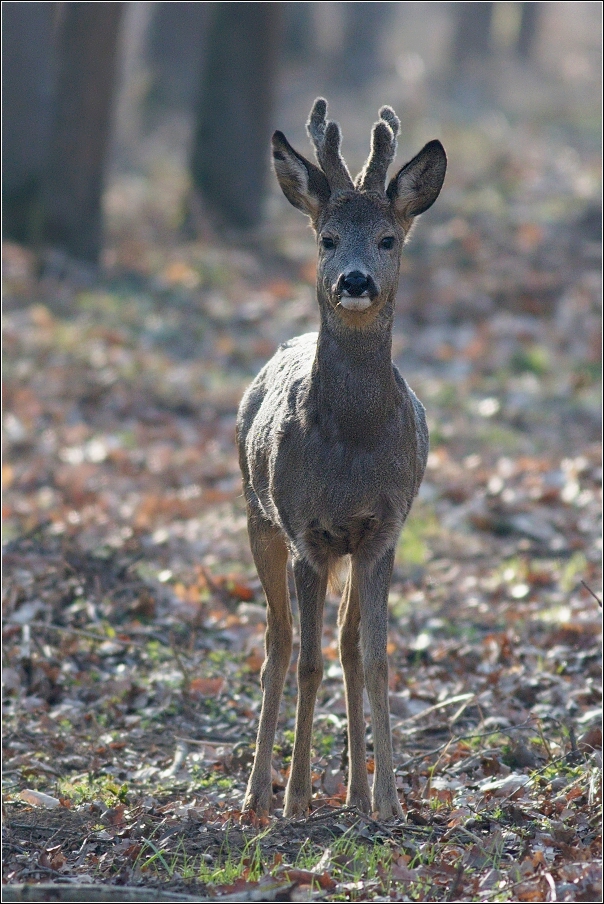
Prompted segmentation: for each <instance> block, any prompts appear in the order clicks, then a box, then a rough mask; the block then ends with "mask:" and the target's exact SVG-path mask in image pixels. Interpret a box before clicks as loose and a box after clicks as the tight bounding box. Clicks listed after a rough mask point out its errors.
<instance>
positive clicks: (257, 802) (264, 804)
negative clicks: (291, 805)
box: [243, 788, 273, 816]
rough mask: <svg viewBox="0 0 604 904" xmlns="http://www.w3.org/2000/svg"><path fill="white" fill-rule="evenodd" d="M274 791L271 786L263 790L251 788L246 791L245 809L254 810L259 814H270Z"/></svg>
mask: <svg viewBox="0 0 604 904" xmlns="http://www.w3.org/2000/svg"><path fill="white" fill-rule="evenodd" d="M272 800H273V793H272V790H271V788H265V789H264V790H263V791H253V790H251V789H249V790H248V791H247V792H246V795H245V800H244V801H243V809H244V810H253V811H254V813H257V814H258V816H269V815H270V812H271V803H272Z"/></svg>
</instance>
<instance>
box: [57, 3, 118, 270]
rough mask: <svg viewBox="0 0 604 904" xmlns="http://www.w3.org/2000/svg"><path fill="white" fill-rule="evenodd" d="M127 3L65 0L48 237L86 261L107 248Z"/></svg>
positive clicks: (60, 29)
mask: <svg viewBox="0 0 604 904" xmlns="http://www.w3.org/2000/svg"><path fill="white" fill-rule="evenodd" d="M123 6H124V4H123V3H114V2H104V3H81V2H69V3H62V4H61V10H60V21H59V23H58V26H57V55H58V72H57V92H56V104H55V114H54V121H53V124H52V131H51V139H50V148H49V154H48V166H47V171H46V180H45V186H44V213H45V225H44V238H45V240H46V241H48V242H49V243H51V244H53V245H56V246H59V247H60V248H62V249H63V250H64V251H66V252H67V253H68V254H70V255H72V256H73V257H76V258H79V259H80V260H84V261H89V262H92V263H96V262H97V260H98V256H99V253H100V250H101V194H102V188H103V171H104V165H105V158H106V152H107V148H108V143H109V127H110V116H111V104H112V100H113V93H114V91H113V89H114V81H115V79H114V74H115V60H116V50H117V40H118V31H119V24H120V18H121V15H122V11H123Z"/></svg>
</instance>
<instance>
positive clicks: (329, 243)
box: [321, 235, 336, 251]
mask: <svg viewBox="0 0 604 904" xmlns="http://www.w3.org/2000/svg"><path fill="white" fill-rule="evenodd" d="M321 244H322V245H323V247H324V248H325V250H326V251H329V250H330V249H331V248H335V247H336V242H335V239H332V237H331V236H330V235H322V236H321Z"/></svg>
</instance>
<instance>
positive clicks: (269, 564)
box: [244, 514, 292, 814]
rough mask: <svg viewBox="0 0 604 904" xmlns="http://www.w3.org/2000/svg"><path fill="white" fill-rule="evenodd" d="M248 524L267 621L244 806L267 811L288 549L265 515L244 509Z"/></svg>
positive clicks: (287, 646)
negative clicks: (253, 750) (257, 719)
mask: <svg viewBox="0 0 604 904" xmlns="http://www.w3.org/2000/svg"><path fill="white" fill-rule="evenodd" d="M248 530H249V535H250V545H251V548H252V554H253V556H254V562H255V563H256V569H257V571H258V576H259V578H260V581H261V583H262V587H263V588H264V592H265V594H266V602H267V619H266V620H267V627H266V635H265V648H266V658H265V660H264V664H263V666H262V671H261V673H260V683H261V686H262V692H263V696H262V710H261V713H260V724H259V726H258V737H257V741H256V756H255V758H254V766H253V769H252V774H251V775H250V780H249V782H248V786H247V791H246V795H245V802H244V809H247V810H255V811H256V812H257V813H261V814H268V813H269V812H270V807H271V801H272V776H271V765H272V755H273V744H274V741H275V730H276V728H277V719H278V717H279V706H280V703H281V695H282V693H283V685H284V683H285V676H286V675H287V670H288V668H289V662H290V659H291V652H292V614H291V607H290V602H289V591H288V587H287V556H288V550H287V546H286V544H285V541H284V539H283V535H282V534H281V532H280V531H279V530H278V529H277V528H275V527H273V525H271V524H269V523H268V522H267V521H264V520H261V519H259V518H257V517H256V516H254V515H251V514H250V516H249V519H248Z"/></svg>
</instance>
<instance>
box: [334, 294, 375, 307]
mask: <svg viewBox="0 0 604 904" xmlns="http://www.w3.org/2000/svg"><path fill="white" fill-rule="evenodd" d="M340 305H341V306H342V307H343V308H346V310H347V311H366V310H367V308H368V307H370V306H371V298H369V296H368V295H361V297H360V298H351V296H350V295H342V297H341V298H340Z"/></svg>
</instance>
